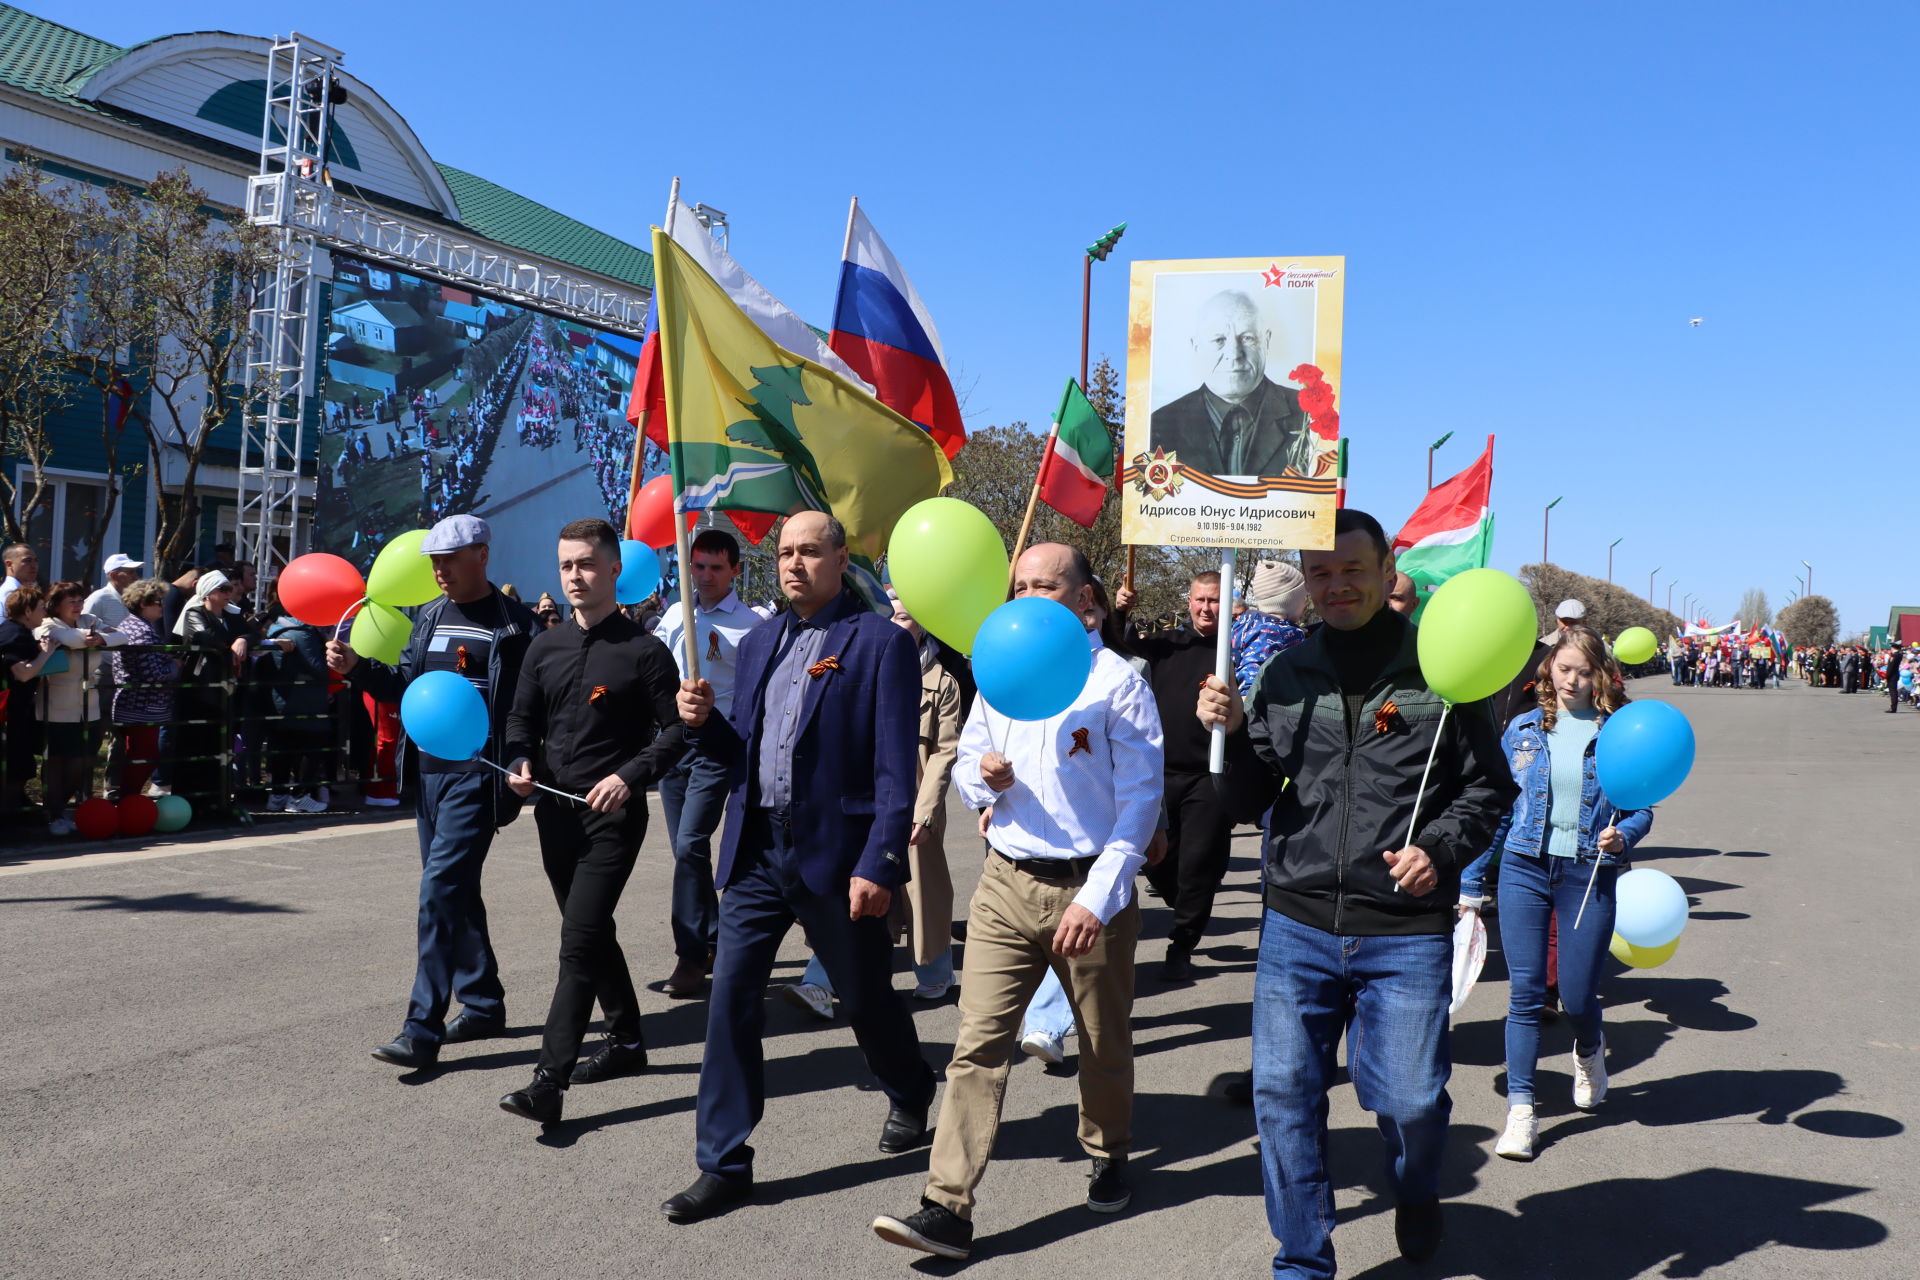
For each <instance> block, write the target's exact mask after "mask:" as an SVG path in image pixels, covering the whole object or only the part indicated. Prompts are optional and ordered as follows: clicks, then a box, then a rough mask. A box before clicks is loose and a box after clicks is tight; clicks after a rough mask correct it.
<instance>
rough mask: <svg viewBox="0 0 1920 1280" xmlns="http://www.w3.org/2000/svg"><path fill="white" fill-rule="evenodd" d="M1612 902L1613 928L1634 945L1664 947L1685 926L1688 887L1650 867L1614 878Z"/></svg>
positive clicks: (1638, 868)
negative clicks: (1683, 887) (1683, 886)
mask: <svg viewBox="0 0 1920 1280" xmlns="http://www.w3.org/2000/svg"><path fill="white" fill-rule="evenodd" d="M1613 904H1614V905H1613V931H1614V932H1615V933H1617V934H1619V935H1620V936H1621V937H1623V938H1625V939H1626V940H1627V941H1628V942H1631V943H1632V944H1633V945H1634V946H1636V947H1664V946H1666V945H1667V944H1668V943H1669V942H1672V941H1673V940H1674V939H1675V938H1677V937H1679V936H1680V931H1681V930H1682V929H1684V928H1686V927H1687V891H1686V890H1685V889H1682V888H1681V887H1680V885H1679V884H1678V883H1677V882H1676V881H1675V880H1674V878H1673V877H1672V876H1670V875H1668V874H1667V873H1666V872H1664V871H1655V870H1654V869H1653V868H1652V867H1635V868H1634V869H1633V870H1631V871H1629V872H1627V873H1626V874H1625V875H1623V876H1621V877H1620V878H1619V879H1618V880H1616V881H1615V882H1614V886H1613Z"/></svg>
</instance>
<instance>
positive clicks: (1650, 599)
mask: <svg viewBox="0 0 1920 1280" xmlns="http://www.w3.org/2000/svg"><path fill="white" fill-rule="evenodd" d="M1659 572H1660V567H1659V566H1658V565H1655V566H1654V570H1653V573H1650V574H1648V575H1647V603H1648V604H1652V603H1653V576H1654V574H1655V573H1659Z"/></svg>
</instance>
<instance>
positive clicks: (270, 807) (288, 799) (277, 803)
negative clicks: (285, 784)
mask: <svg viewBox="0 0 1920 1280" xmlns="http://www.w3.org/2000/svg"><path fill="white" fill-rule="evenodd" d="M292 803H293V797H292V796H281V795H273V796H268V797H267V812H268V813H285V812H286V811H287V806H288V805H290V804H292Z"/></svg>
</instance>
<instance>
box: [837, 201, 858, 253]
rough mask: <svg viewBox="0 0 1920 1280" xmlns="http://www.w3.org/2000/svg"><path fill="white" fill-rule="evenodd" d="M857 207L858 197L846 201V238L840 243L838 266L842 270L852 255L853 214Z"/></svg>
mask: <svg viewBox="0 0 1920 1280" xmlns="http://www.w3.org/2000/svg"><path fill="white" fill-rule="evenodd" d="M859 207H860V197H859V196H854V197H852V198H851V199H849V200H848V201H847V238H846V239H844V240H842V241H841V242H840V264H841V267H842V268H843V269H844V268H845V266H846V262H847V259H848V258H849V257H850V256H852V254H853V214H854V210H856V209H858V208H859Z"/></svg>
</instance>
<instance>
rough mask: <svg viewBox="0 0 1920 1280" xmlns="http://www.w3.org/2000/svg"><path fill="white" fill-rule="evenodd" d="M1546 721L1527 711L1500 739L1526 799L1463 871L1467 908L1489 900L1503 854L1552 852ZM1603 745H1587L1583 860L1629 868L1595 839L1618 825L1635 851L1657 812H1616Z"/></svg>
mask: <svg viewBox="0 0 1920 1280" xmlns="http://www.w3.org/2000/svg"><path fill="white" fill-rule="evenodd" d="M1540 721H1541V712H1540V709H1539V708H1537V707H1536V708H1534V709H1533V710H1531V711H1527V712H1523V713H1522V714H1520V715H1518V716H1515V717H1514V720H1513V723H1512V724H1510V725H1508V726H1507V731H1506V733H1505V734H1503V735H1502V736H1501V738H1500V748H1501V750H1502V751H1504V752H1505V753H1506V756H1507V764H1508V765H1509V767H1511V768H1512V770H1513V780H1514V781H1515V782H1516V783H1518V784H1519V785H1520V795H1519V798H1518V799H1516V800H1515V801H1514V802H1513V810H1512V812H1510V813H1508V814H1507V816H1506V817H1505V818H1504V819H1503V820H1502V821H1501V823H1500V829H1499V830H1498V831H1496V832H1494V836H1493V844H1492V846H1491V847H1489V848H1488V849H1487V851H1486V852H1485V853H1483V854H1481V855H1480V856H1479V857H1478V858H1475V859H1474V860H1473V862H1472V863H1471V864H1469V865H1468V867H1467V869H1466V870H1465V871H1464V872H1462V873H1461V876H1460V898H1461V901H1462V902H1463V903H1465V904H1467V905H1474V904H1475V903H1478V902H1485V900H1486V895H1485V888H1484V886H1485V883H1486V877H1487V873H1488V872H1489V871H1490V870H1492V868H1493V866H1494V862H1495V859H1496V858H1498V856H1499V855H1500V853H1501V851H1502V850H1511V851H1513V852H1514V853H1519V854H1525V855H1526V856H1528V857H1531V858H1537V857H1540V856H1541V855H1542V854H1543V853H1545V852H1546V847H1547V818H1548V811H1549V809H1550V807H1551V803H1552V802H1551V800H1550V798H1549V795H1548V781H1549V779H1550V777H1551V772H1552V771H1551V769H1550V767H1549V765H1548V759H1547V738H1548V734H1547V731H1546V730H1545V729H1543V728H1541V726H1540ZM1599 741H1600V737H1599V735H1598V734H1595V735H1594V737H1593V738H1592V739H1591V740H1590V741H1589V742H1588V743H1587V749H1586V761H1585V767H1584V768H1583V769H1582V770H1581V774H1582V778H1581V783H1580V852H1579V858H1580V859H1581V860H1582V861H1584V860H1586V859H1588V858H1597V859H1599V861H1600V864H1601V865H1602V866H1615V865H1625V862H1626V858H1625V855H1618V856H1616V855H1614V854H1609V853H1601V852H1600V851H1599V849H1598V848H1596V847H1595V844H1594V842H1595V840H1596V839H1597V838H1598V837H1599V835H1600V833H1601V832H1602V831H1605V830H1606V829H1607V828H1608V827H1613V828H1615V829H1617V830H1618V831H1619V832H1620V838H1621V839H1622V840H1623V841H1625V842H1626V846H1627V850H1628V851H1629V852H1631V851H1632V849H1633V847H1634V846H1635V845H1637V844H1639V843H1640V842H1641V841H1642V840H1644V839H1646V838H1647V833H1648V832H1649V831H1651V830H1653V810H1651V809H1615V808H1614V807H1613V805H1612V804H1611V803H1610V802H1609V801H1608V800H1607V797H1606V794H1605V793H1604V792H1602V791H1601V790H1600V782H1599V780H1598V779H1597V778H1596V777H1595V776H1594V772H1593V749H1594V747H1595V745H1597V744H1598V742H1599Z"/></svg>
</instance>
